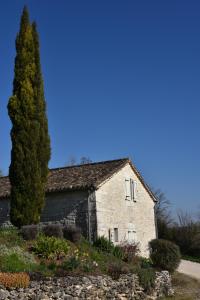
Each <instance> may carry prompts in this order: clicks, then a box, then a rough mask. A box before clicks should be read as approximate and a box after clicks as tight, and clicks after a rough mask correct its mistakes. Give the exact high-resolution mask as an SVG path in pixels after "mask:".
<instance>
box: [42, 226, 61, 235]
mask: <svg viewBox="0 0 200 300" xmlns="http://www.w3.org/2000/svg"><path fill="white" fill-rule="evenodd" d="M62 230H63V228H62V226H61V225H60V224H49V225H46V226H44V227H43V228H42V232H43V233H44V235H46V236H54V237H57V238H63V231H62Z"/></svg>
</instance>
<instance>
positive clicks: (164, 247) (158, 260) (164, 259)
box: [149, 239, 181, 272]
mask: <svg viewBox="0 0 200 300" xmlns="http://www.w3.org/2000/svg"><path fill="white" fill-rule="evenodd" d="M149 244H150V257H151V260H152V262H153V265H154V266H155V267H158V268H161V269H164V270H168V271H169V272H174V271H175V270H176V269H177V267H178V266H179V263H180V260H181V254H180V250H179V247H178V246H177V245H176V244H174V243H172V242H170V241H167V240H159V239H155V240H152V241H151V242H150V243H149Z"/></svg>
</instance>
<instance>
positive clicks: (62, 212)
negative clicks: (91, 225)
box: [41, 191, 88, 237]
mask: <svg viewBox="0 0 200 300" xmlns="http://www.w3.org/2000/svg"><path fill="white" fill-rule="evenodd" d="M41 222H61V223H65V224H75V225H76V226H78V227H80V228H81V230H82V233H83V235H84V236H85V237H88V192H87V191H71V192H56V193H50V194H47V196H46V204H45V207H44V209H43V212H42V215H41Z"/></svg>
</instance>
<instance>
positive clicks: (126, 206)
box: [96, 164, 156, 256]
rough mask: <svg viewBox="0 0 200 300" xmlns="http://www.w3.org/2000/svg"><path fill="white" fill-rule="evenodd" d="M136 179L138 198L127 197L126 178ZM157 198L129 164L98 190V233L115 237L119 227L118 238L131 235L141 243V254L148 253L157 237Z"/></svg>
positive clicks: (123, 238)
mask: <svg viewBox="0 0 200 300" xmlns="http://www.w3.org/2000/svg"><path fill="white" fill-rule="evenodd" d="M127 179H133V180H134V181H135V182H136V191H135V201H131V200H127V199H126V193H127V192H126V183H125V180H127ZM154 205H155V203H154V201H153V200H152V198H151V197H150V195H149V194H148V192H147V191H146V189H145V188H144V186H143V185H142V183H141V182H140V180H139V179H138V177H137V176H136V174H135V173H134V172H133V170H132V168H131V166H130V165H129V164H127V165H126V166H125V167H124V168H123V169H121V170H120V171H119V172H117V173H116V174H115V175H113V176H112V177H111V178H110V179H109V180H107V181H106V182H105V183H103V184H102V185H101V187H100V188H99V189H98V190H97V191H96V211H97V212H96V214H97V234H98V236H102V235H104V236H105V237H107V238H109V237H110V238H111V240H112V241H113V242H114V243H115V244H117V242H115V241H114V228H118V239H119V242H118V243H120V242H122V241H127V240H128V239H129V238H130V236H129V234H130V233H131V236H132V238H134V240H135V241H136V242H139V244H140V250H141V255H143V256H148V255H149V249H148V243H149V241H150V240H152V239H154V238H156V227H155V217H154Z"/></svg>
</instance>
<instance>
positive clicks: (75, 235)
mask: <svg viewBox="0 0 200 300" xmlns="http://www.w3.org/2000/svg"><path fill="white" fill-rule="evenodd" d="M63 236H64V238H65V239H66V240H69V241H71V242H72V243H79V242H80V240H81V230H80V228H78V227H76V226H72V225H70V226H69V225H68V226H65V227H64V228H63Z"/></svg>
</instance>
